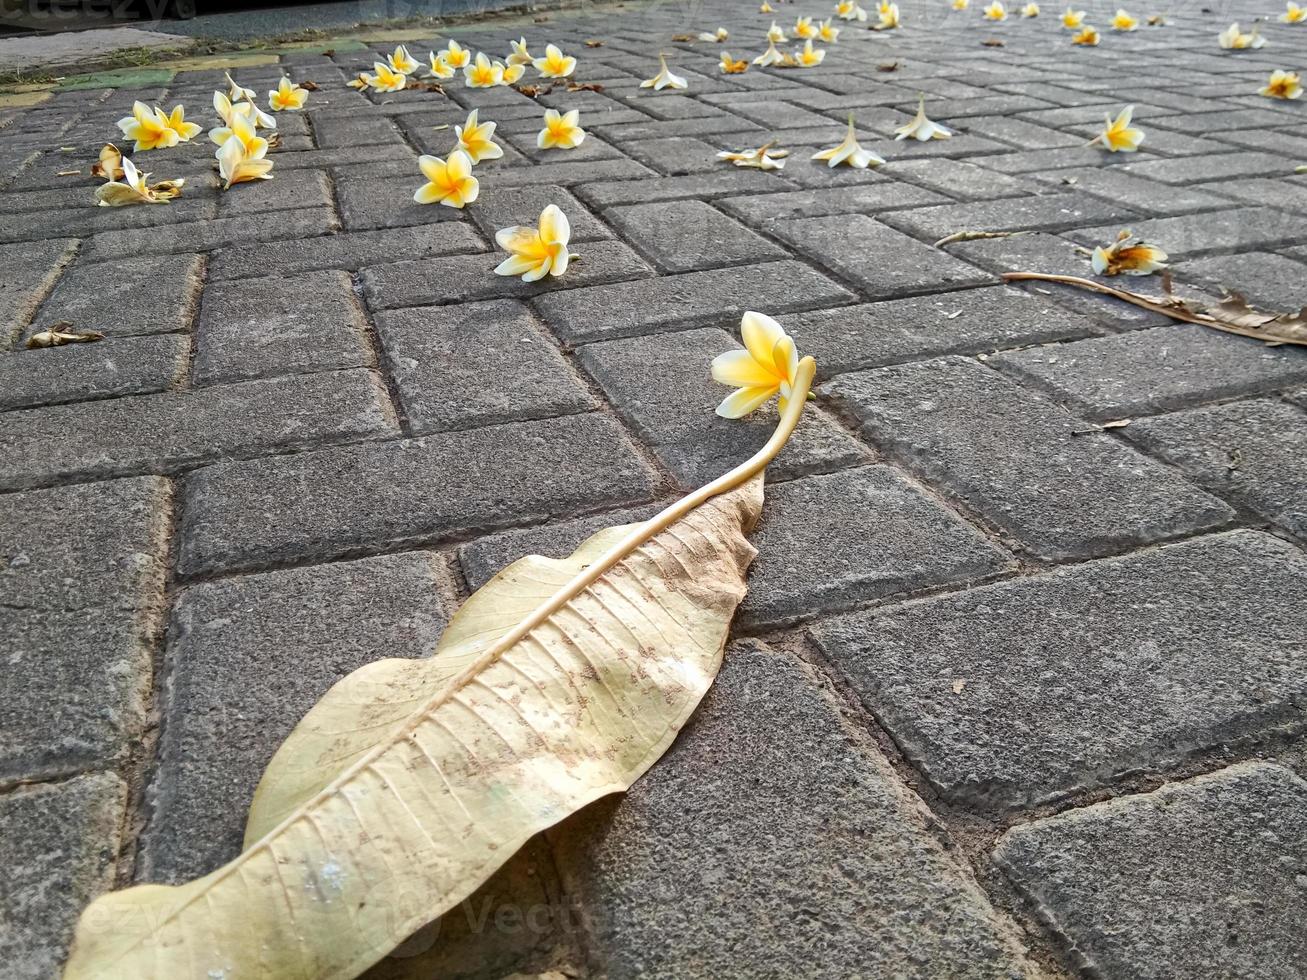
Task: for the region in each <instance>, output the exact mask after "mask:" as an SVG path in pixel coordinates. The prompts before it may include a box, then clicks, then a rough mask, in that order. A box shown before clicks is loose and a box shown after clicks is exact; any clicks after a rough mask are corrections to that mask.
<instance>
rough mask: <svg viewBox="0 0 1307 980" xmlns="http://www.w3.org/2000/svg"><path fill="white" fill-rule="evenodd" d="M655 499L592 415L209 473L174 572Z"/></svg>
mask: <svg viewBox="0 0 1307 980" xmlns="http://www.w3.org/2000/svg"><path fill="white" fill-rule="evenodd" d="M305 486H311V487H313V492H312V493H311V494H307V495H306V494H302V493H300V492H299V490H298V489H297V488H300V487H305ZM652 490H653V481H652V478H651V476H650V474H649V472H648V470H647V468H646V467H645V466H644V464H643V463H641V461H640V459H639V457H638V456H637V455H636V453H635V451H634V449H633V448H632V447H631V445H630V443H629V442H628V441H627V440H626V438H625V437H624V436H623V435H622V432H621V429H620V428H619V427H618V426H617V424H616V423H615V422H613V421H612V420H610V419H608V418H606V417H604V416H601V415H595V414H589V415H568V416H563V417H562V418H557V419H548V420H546V421H543V422H512V423H509V424H507V425H499V426H492V427H489V428H484V429H473V430H470V431H467V432H450V433H443V434H440V435H434V436H427V437H425V438H423V439H414V440H405V441H398V442H384V443H362V444H359V445H354V446H342V447H338V448H333V449H326V450H322V451H319V452H312V453H300V454H297V455H292V456H282V457H276V458H271V459H263V460H253V461H249V462H245V463H228V464H222V465H217V466H209V467H205V468H204V469H202V470H200V471H198V472H196V473H193V474H191V475H190V476H189V477H188V479H187V481H186V494H187V496H186V509H185V517H184V522H183V524H182V528H181V553H180V555H179V558H178V567H179V568H180V569H181V571H182V572H183V573H185V574H187V575H194V574H199V573H203V572H211V571H217V570H240V569H250V568H257V567H259V566H260V565H267V564H270V563H273V562H283V561H291V560H295V561H304V560H309V559H327V558H333V557H339V556H342V555H346V554H350V553H351V552H353V553H357V552H359V551H360V550H363V549H369V550H376V549H380V548H382V547H396V546H400V545H405V544H412V543H416V542H422V541H432V540H442V539H447V538H449V537H451V536H454V535H461V534H467V533H468V532H471V531H475V530H491V529H495V528H499V527H506V526H511V525H516V524H530V523H533V522H538V521H541V520H544V519H545V518H547V517H563V516H567V515H571V514H576V513H580V512H583V511H585V510H592V509H595V508H598V507H603V506H608V507H614V506H617V505H620V504H624V503H630V502H633V501H638V500H642V499H647V498H648V497H649V496H650V494H651V493H652ZM360 500H366V501H368V506H367V507H366V508H363V509H360V506H359V501H360Z"/></svg>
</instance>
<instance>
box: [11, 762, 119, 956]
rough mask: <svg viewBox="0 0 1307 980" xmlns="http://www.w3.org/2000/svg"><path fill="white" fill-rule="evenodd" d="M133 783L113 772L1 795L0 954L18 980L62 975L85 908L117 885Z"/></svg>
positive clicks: (77, 777)
mask: <svg viewBox="0 0 1307 980" xmlns="http://www.w3.org/2000/svg"><path fill="white" fill-rule="evenodd" d="M126 802H127V787H126V786H125V785H124V784H123V782H122V781H121V780H120V779H119V778H118V777H117V776H115V775H113V774H112V773H94V774H91V775H86V776H76V777H74V778H72V779H70V780H68V781H67V782H64V783H56V784H50V785H44V786H32V787H29V788H26V789H18V790H14V791H13V792H10V793H6V794H3V795H0V860H3V861H4V864H5V869H6V870H5V876H4V882H3V884H0V908H3V909H4V910H5V915H4V918H3V919H0V956H3V957H4V962H5V975H6V976H8V977H11V978H13V980H45V978H47V977H51V976H57V975H58V974H59V972H60V968H61V967H62V966H63V961H64V955H65V950H66V949H67V947H68V943H69V941H70V940H71V939H72V933H73V926H74V924H75V923H76V922H77V916H78V915H79V914H80V913H81V911H82V908H83V907H84V906H85V905H86V904H87V903H88V902H90V900H91V899H92V898H94V897H95V896H96V895H98V894H100V893H101V892H103V891H107V890H108V889H109V888H110V887H112V885H113V876H114V862H115V860H116V858H117V852H118V847H119V843H120V840H121V837H122V819H123V810H124V808H125V806H126Z"/></svg>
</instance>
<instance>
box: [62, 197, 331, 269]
mask: <svg viewBox="0 0 1307 980" xmlns="http://www.w3.org/2000/svg"><path fill="white" fill-rule="evenodd" d="M335 230H336V218H335V215H334V213H333V212H332V210H331V209H330V208H304V209H301V210H296V211H276V212H273V213H271V214H256V215H243V216H241V217H236V218H217V219H215V220H212V221H198V222H189V221H188V222H179V223H177V224H171V225H165V226H162V227H159V228H130V229H126V230H124V231H102V232H100V233H99V234H96V235H92V236H91V237H90V238H89V239H87V240H86V241H85V242H83V244H82V256H83V257H84V258H85V259H86V261H88V262H116V261H117V260H118V259H119V257H120V256H123V255H167V254H175V253H179V252H195V251H201V252H207V251H211V250H212V249H216V248H221V247H223V246H225V245H244V244H247V243H248V242H251V241H275V240H277V239H296V240H300V239H305V238H312V237H313V236H315V235H325V234H328V233H330V232H333V231H335Z"/></svg>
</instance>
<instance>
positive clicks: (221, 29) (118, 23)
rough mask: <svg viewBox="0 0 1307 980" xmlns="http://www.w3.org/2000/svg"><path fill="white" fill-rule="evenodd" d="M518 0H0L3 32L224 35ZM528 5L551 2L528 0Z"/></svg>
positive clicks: (467, 10)
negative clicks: (187, 8) (169, 12)
mask: <svg viewBox="0 0 1307 980" xmlns="http://www.w3.org/2000/svg"><path fill="white" fill-rule="evenodd" d="M521 3H522V0H349V2H341V3H286V2H281V3H277V2H271V3H270V2H267V0H264V2H259V0H237V2H234V3H233V2H228V0H198V5H199V11H200V12H199V16H197V17H195V18H194V19H192V20H173V19H169V18H166V17H164V16H163V13H164V10H165V8H166V0H136V2H135V3H134V4H131V5H130V6H131V8H133V9H128V7H129V4H128V3H127V2H126V0H27V2H23V0H0V25H2V26H3V33H6V34H10V35H13V34H19V33H23V32H26V31H68V30H94V29H96V28H104V27H143V28H148V29H150V30H156V31H163V32H165V33H170V34H181V35H187V36H191V37H214V38H226V39H229V40H240V39H243V38H253V37H266V36H269V35H278V34H287V33H291V32H293V31H297V30H302V29H303V28H305V27H310V26H311V27H314V28H318V29H320V30H321V29H330V28H334V27H351V26H353V25H355V24H358V23H374V22H378V21H387V20H395V19H403V18H410V17H448V16H456V15H466V14H475V13H479V12H482V11H487V10H502V9H504V8H507V7H514V6H519V5H521ZM532 5H533V6H553V5H554V4H550V3H544V4H540V3H533V4H532Z"/></svg>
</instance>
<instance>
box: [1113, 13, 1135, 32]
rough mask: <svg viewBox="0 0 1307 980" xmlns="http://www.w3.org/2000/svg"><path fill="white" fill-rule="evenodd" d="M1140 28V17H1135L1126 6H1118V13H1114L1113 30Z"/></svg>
mask: <svg viewBox="0 0 1307 980" xmlns="http://www.w3.org/2000/svg"><path fill="white" fill-rule="evenodd" d="M1138 29H1139V18H1138V17H1135V16H1134V15H1133V14H1131V13H1130V11H1128V10H1126V9H1125V8H1124V7H1118V8H1117V9H1116V13H1115V14H1113V15H1112V30H1114V31H1136V30H1138Z"/></svg>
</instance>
